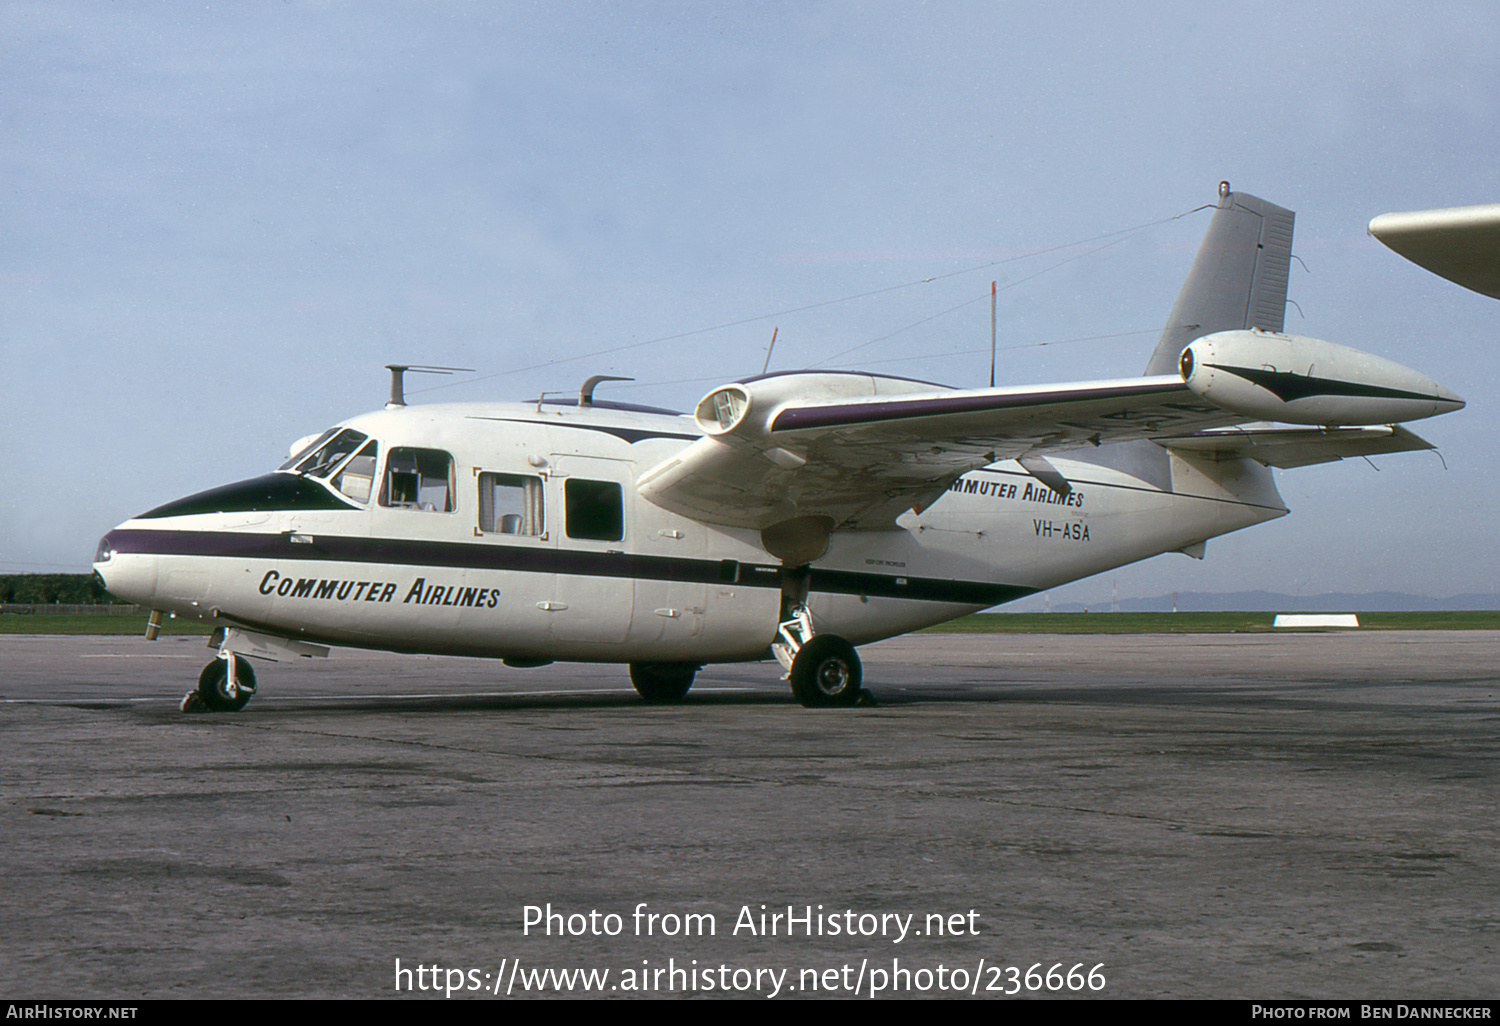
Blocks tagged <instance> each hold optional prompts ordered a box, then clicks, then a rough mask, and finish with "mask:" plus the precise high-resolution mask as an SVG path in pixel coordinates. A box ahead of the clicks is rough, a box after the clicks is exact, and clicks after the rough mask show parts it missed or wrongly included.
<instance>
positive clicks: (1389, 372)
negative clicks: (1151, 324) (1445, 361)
mask: <svg viewBox="0 0 1500 1026" xmlns="http://www.w3.org/2000/svg"><path fill="white" fill-rule="evenodd" d="M1178 369H1179V370H1180V371H1181V372H1182V380H1183V381H1184V382H1185V383H1186V384H1187V387H1188V388H1189V389H1191V390H1192V391H1193V392H1194V393H1196V394H1197V395H1199V396H1202V397H1203V398H1204V399H1207V400H1208V401H1209V402H1211V403H1213V404H1214V405H1215V406H1219V407H1222V408H1224V409H1226V410H1229V411H1230V412H1231V413H1238V414H1241V415H1243V416H1246V417H1253V418H1255V419H1256V420H1272V421H1283V422H1285V423H1289V424H1322V425H1334V424H1351V425H1357V424H1394V423H1398V422H1400V421H1404V420H1420V419H1422V418H1423V417H1435V416H1437V415H1438V414H1440V413H1450V412H1452V411H1453V410H1457V409H1460V408H1462V407H1463V405H1464V401H1463V400H1462V399H1460V398H1459V397H1458V396H1456V395H1454V394H1453V393H1452V392H1450V391H1449V390H1448V389H1446V388H1444V387H1443V386H1442V385H1439V384H1438V383H1437V382H1436V381H1433V380H1432V379H1431V378H1428V377H1426V376H1425V375H1422V374H1418V373H1417V372H1416V371H1414V370H1412V369H1411V368H1409V367H1403V366H1401V365H1400V364H1399V363H1395V362H1393V361H1391V360H1386V359H1383V358H1382V357H1379V356H1372V355H1370V354H1369V353H1362V352H1360V351H1359V350H1358V349H1350V348H1349V347H1347V346H1340V345H1334V344H1333V343H1332V342H1324V341H1323V340H1322V339H1316V338H1306V337H1304V336H1301V335H1281V334H1275V333H1272V332H1266V331H1220V332H1216V333H1214V334H1212V335H1204V336H1203V337H1202V338H1200V339H1195V340H1194V341H1193V342H1192V344H1191V345H1189V346H1188V347H1187V348H1186V349H1184V350H1183V351H1182V356H1181V357H1180V358H1179V361H1178Z"/></svg>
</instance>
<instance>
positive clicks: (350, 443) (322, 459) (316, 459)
mask: <svg viewBox="0 0 1500 1026" xmlns="http://www.w3.org/2000/svg"><path fill="white" fill-rule="evenodd" d="M369 437H370V436H369V435H366V434H363V433H362V432H359V431H351V430H349V429H348V428H345V429H344V430H343V431H340V432H339V433H338V434H336V435H334V436H333V437H332V438H329V439H328V440H327V441H326V442H323V443H322V444H321V445H320V444H318V443H316V442H314V443H313V444H314V445H315V446H316V448H314V449H313V451H312V452H310V453H308V455H306V456H302V457H301V458H300V459H299V458H298V457H296V456H294V457H292V459H290V460H288V461H287V462H286V463H283V464H282V465H281V469H283V470H287V469H294V470H296V472H297V473H299V474H309V475H311V476H313V477H327V476H328V474H329V473H330V472H331V471H332V470H333V468H334V467H337V466H338V465H339V464H340V463H341V462H342V461H343V459H344V457H346V456H348V455H349V454H350V453H351V452H353V451H354V450H356V449H358V448H359V447H360V445H361V444H362V443H363V442H364V440H365V439H366V438H369ZM304 451H306V450H304Z"/></svg>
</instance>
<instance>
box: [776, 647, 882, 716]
mask: <svg viewBox="0 0 1500 1026" xmlns="http://www.w3.org/2000/svg"><path fill="white" fill-rule="evenodd" d="M790 676H791V682H792V694H793V695H795V696H796V698H797V701H799V702H801V703H802V704H803V705H804V706H806V707H807V708H809V709H817V708H822V707H826V706H837V705H854V704H855V703H856V702H858V701H859V696H860V690H861V688H860V685H861V683H862V681H863V679H864V677H863V673H862V671H861V669H860V663H859V653H857V652H855V651H854V646H853V645H851V644H849V642H847V641H845V640H844V639H843V638H840V637H838V636H837V635H833V634H818V635H814V636H813V637H812V638H811V639H810V640H809V641H808V642H807V644H805V645H803V646H802V648H801V649H800V650H798V652H797V656H796V658H795V659H793V660H792V672H791V674H790Z"/></svg>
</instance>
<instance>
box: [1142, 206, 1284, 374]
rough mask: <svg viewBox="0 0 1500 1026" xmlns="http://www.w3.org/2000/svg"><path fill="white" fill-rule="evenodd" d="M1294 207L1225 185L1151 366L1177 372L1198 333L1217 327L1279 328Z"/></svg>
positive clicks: (1162, 371)
mask: <svg viewBox="0 0 1500 1026" xmlns="http://www.w3.org/2000/svg"><path fill="white" fill-rule="evenodd" d="M1295 217H1296V215H1295V214H1293V213H1292V212H1291V211H1290V210H1286V209H1284V208H1282V207H1278V206H1276V205H1275V204H1274V203H1267V202H1266V201H1265V200H1263V199H1261V198H1260V197H1258V196H1250V195H1247V194H1245V193H1238V192H1230V191H1229V183H1227V182H1223V183H1220V185H1219V209H1218V210H1216V211H1214V216H1213V220H1212V221H1210V222H1209V224H1208V234H1206V235H1204V236H1203V243H1202V244H1201V245H1200V246H1199V247H1198V255H1197V256H1196V257H1194V258H1193V267H1192V270H1190V271H1188V276H1187V280H1186V281H1184V282H1183V283H1182V291H1180V292H1179V293H1178V294H1177V302H1176V303H1175V304H1174V305H1173V306H1172V314H1171V316H1170V317H1168V318H1167V326H1166V328H1165V330H1163V331H1162V333H1161V340H1160V341H1158V342H1157V343H1156V349H1155V350H1154V351H1153V352H1152V354H1151V361H1150V362H1149V363H1147V364H1146V373H1147V374H1172V373H1174V372H1175V371H1176V370H1177V357H1178V356H1179V355H1181V353H1182V350H1183V348H1184V347H1186V346H1187V344H1188V343H1189V342H1191V341H1193V339H1195V338H1198V337H1200V336H1203V335H1209V334H1212V333H1213V332H1216V331H1230V330H1233V329H1243V328H1261V329H1264V330H1266V331H1280V330H1281V329H1282V326H1283V324H1284V323H1285V320H1286V285H1287V275H1288V273H1289V272H1290V270H1291V262H1292V222H1293V220H1294V219H1295Z"/></svg>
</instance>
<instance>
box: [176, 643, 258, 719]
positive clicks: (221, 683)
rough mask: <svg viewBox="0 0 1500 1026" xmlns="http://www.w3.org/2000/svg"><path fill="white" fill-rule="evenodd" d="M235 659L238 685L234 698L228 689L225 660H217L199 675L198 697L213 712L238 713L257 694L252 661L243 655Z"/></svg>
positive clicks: (227, 671) (227, 669)
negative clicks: (251, 665)
mask: <svg viewBox="0 0 1500 1026" xmlns="http://www.w3.org/2000/svg"><path fill="white" fill-rule="evenodd" d="M233 659H234V679H235V682H236V684H237V685H238V686H237V687H236V688H235V692H236V693H235V694H234V695H233V696H231V695H230V694H229V691H228V689H227V687H226V685H227V684H228V683H229V666H228V664H227V663H225V661H224V660H222V659H215V660H214V661H213V662H211V663H209V664H208V665H207V666H205V667H204V668H203V672H202V673H200V674H199V675H198V697H199V698H201V699H203V704H204V705H206V706H208V708H209V710H210V711H211V712H238V711H239V710H241V709H243V708H245V703H246V702H248V701H250V696H251V695H253V694H255V671H254V670H253V669H251V667H250V660H248V659H246V658H245V657H244V656H241V655H236V656H233ZM184 711H185V710H184Z"/></svg>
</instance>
